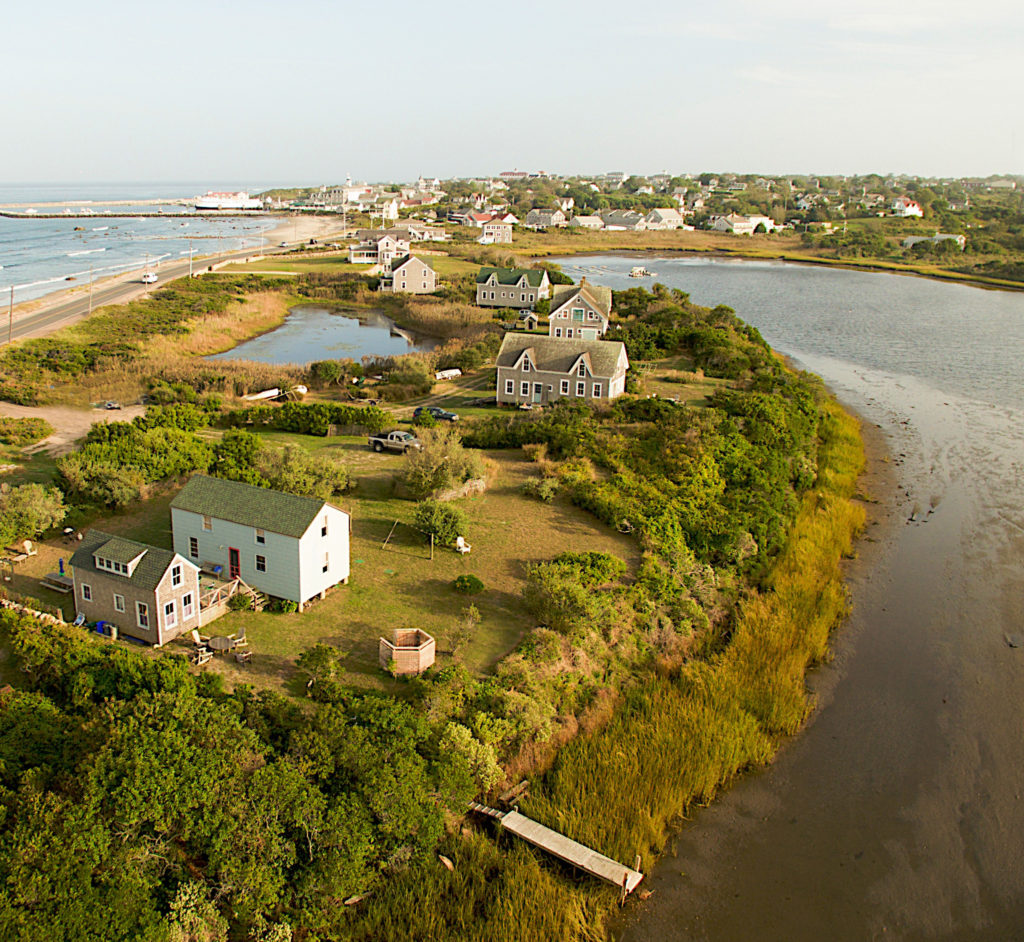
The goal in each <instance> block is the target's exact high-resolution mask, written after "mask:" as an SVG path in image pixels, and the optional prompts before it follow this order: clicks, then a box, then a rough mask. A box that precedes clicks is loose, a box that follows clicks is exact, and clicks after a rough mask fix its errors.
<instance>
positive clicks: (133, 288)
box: [0, 248, 284, 343]
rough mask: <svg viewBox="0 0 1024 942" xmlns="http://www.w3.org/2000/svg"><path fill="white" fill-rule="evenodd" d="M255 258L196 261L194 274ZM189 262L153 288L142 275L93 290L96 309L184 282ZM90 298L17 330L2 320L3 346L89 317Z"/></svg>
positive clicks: (168, 268)
mask: <svg viewBox="0 0 1024 942" xmlns="http://www.w3.org/2000/svg"><path fill="white" fill-rule="evenodd" d="M282 251H284V250H282V249H266V250H264V252H263V253H262V254H264V255H274V254H280V253H281V252H282ZM253 254H260V253H259V252H257V251H255V250H254V249H252V248H249V249H242V250H239V251H237V252H227V253H225V254H223V255H212V256H209V257H207V258H203V259H201V260H196V259H193V262H192V271H193V272H199V271H205V270H206V269H208V268H209V267H210V266H211V265H214V264H216V263H217V262H223V261H228V260H231V259H244V258H246V257H248V256H251V255H253ZM188 268H189V264H188V259H186V260H185V261H174V262H169V263H167V264H164V265H161V266H160V269H159V271H158V272H157V275H158V276H159V278H158V280H157V282H156V283H155V284H151V285H143V284H141V283H140V281H139V276H138V275H133V276H132V277H131V279H130V280H128V281H117V282H115V283H114V284H107V285H103V286H102V287H99V286H94V287H93V290H92V309H93V310H94V311H95V310H96V309H97V308H100V307H103V305H105V304H123V303H124V302H126V301H130V300H131V299H132V298H135V297H138V296H139V295H140V294H144V293H145V292H147V291H152V290H153V289H154V288H158V287H160V285H163V284H166V283H167V282H169V281H174V280H175V279H176V278H184V277H185V276H186V275H188ZM89 303H90V302H89V295H88V293H87V292H83V293H77V294H75V295H74V297H67V298H59V297H58V298H57V299H56V300H55V301H52V302H50V303H48V304H46V305H44V306H43V307H42V308H41V309H40V310H39V311H36V312H35V313H34V314H29V315H28V316H23V317H21V318H16V319H15V321H14V326H13V330H11V328H10V324H9V322H7V323H5V321H6V318H0V343H6V342H7V340H8V337H9V336H10V337H11V339H13V340H20V339H22V338H25V337H38V336H41V335H43V334H47V333H49V332H50V331H52V330H56V329H57V328H58V327H60V326H62V325H64V324H65V323H67V322H69V321H72V320H75V319H77V318H79V317H85V316H86V315H87V314H88V313H89Z"/></svg>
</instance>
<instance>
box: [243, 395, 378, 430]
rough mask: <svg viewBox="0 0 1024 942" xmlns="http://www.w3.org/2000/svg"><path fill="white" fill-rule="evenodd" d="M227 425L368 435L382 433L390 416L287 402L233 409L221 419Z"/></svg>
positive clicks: (369, 410) (339, 406)
mask: <svg viewBox="0 0 1024 942" xmlns="http://www.w3.org/2000/svg"><path fill="white" fill-rule="evenodd" d="M224 421H225V422H226V423H227V424H228V425H234V426H246V425H255V426H265V427H267V428H272V429H276V430H278V431H281V432H296V433H298V434H299V435H321V436H322V435H326V434H327V433H328V431H329V430H330V427H331V426H332V425H340V426H344V427H348V426H356V427H358V428H362V429H365V430H366V431H367V432H380V431H383V429H384V428H385V427H387V426H388V425H389V424H390V422H391V417H390V415H389V413H387V412H385V411H384V410H383V409H378V408H377V407H376V406H352V405H346V404H344V403H335V402H310V403H303V402H286V403H284V404H283V405H280V406H271V405H265V406H248V407H247V408H244V409H234V410H232V411H231V412H228V413H227V415H226V416H225V418H224Z"/></svg>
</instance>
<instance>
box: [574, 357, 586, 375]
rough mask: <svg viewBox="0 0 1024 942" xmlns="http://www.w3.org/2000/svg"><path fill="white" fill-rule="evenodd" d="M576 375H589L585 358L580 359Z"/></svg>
mask: <svg viewBox="0 0 1024 942" xmlns="http://www.w3.org/2000/svg"><path fill="white" fill-rule="evenodd" d="M576 375H577V376H586V375H587V364H586V363H585V362H584V361H583V360H580V365H579V367H578V368H577V369H576Z"/></svg>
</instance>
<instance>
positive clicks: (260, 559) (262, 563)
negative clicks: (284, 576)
mask: <svg viewBox="0 0 1024 942" xmlns="http://www.w3.org/2000/svg"><path fill="white" fill-rule="evenodd" d="M256 571H257V572H266V571H267V557H266V556H259V555H257V557H256Z"/></svg>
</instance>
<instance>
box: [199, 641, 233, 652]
mask: <svg viewBox="0 0 1024 942" xmlns="http://www.w3.org/2000/svg"><path fill="white" fill-rule="evenodd" d="M206 644H207V645H208V646H209V648H210V649H211V650H213V651H230V650H231V649H232V648H233V647H234V646H235V639H234V638H211V639H210V640H209V641H207V642H206Z"/></svg>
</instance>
